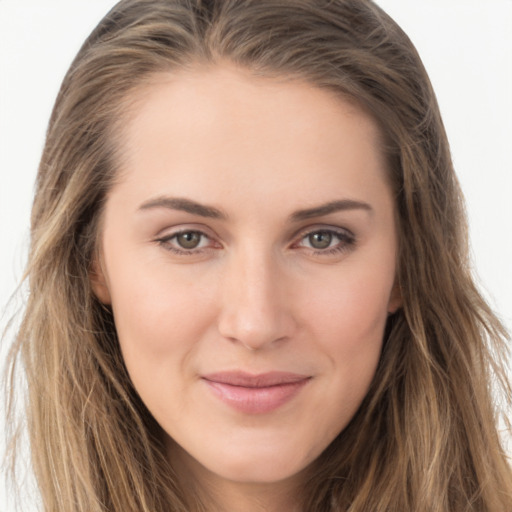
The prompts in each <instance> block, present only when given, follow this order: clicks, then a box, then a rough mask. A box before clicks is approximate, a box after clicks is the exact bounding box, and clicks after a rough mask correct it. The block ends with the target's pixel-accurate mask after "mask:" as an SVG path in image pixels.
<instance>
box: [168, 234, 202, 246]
mask: <svg viewBox="0 0 512 512" xmlns="http://www.w3.org/2000/svg"><path fill="white" fill-rule="evenodd" d="M202 237H203V235H202V234H201V233H199V232H198V231H185V232H184V233H178V234H177V235H174V237H173V238H175V239H176V243H177V244H178V245H179V246H180V247H181V248H183V249H196V248H197V247H198V246H199V244H200V243H201V239H202Z"/></svg>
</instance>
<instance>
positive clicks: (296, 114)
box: [93, 67, 400, 484]
mask: <svg viewBox="0 0 512 512" xmlns="http://www.w3.org/2000/svg"><path fill="white" fill-rule="evenodd" d="M135 105H136V106H135V107H134V111H133V115H132V116H131V117H130V121H129V122H128V123H127V125H126V126H125V131H124V132H123V134H122V140H123V147H124V159H123V162H122V165H121V169H120V175H119V176H120V179H119V181H118V183H117V184H116V185H115V186H114V187H113V189H112V190H111V192H110V194H109V195H108V198H107V203H106V208H105V212H104V219H103V221H104V222H103V231H102V235H101V241H102V247H101V256H100V259H99V261H98V262H97V265H96V267H97V272H96V276H95V277H94V282H93V287H94V289H95V292H96V294H97V296H98V297H99V298H100V300H102V301H103V302H105V303H109V304H111V305H112V310H113V314H114V318H115V323H116V328H117V331H118V334H119V342H120V346H121V350H122V354H123V357H124V360H125V362H126V366H127V369H128V371H129V374H130V377H131V379H132V381H133V384H134V386H135V388H136V390H137V391H138V393H139V395H140V397H141V399H142V400H143V401H144V403H145V404H146V406H147V407H148V409H149V411H150V412H151V413H152V414H153V416H154V417H155V419H156V420H157V421H158V423H159V424H160V425H161V427H162V429H163V430H164V431H165V433H166V435H167V436H168V444H169V453H170V454H171V456H173V457H174V458H175V461H176V460H177V461H178V462H175V463H177V464H178V465H180V464H182V465H183V466H184V467H185V466H186V467H187V468H188V469H189V470H191V471H193V472H196V473H197V474H200V473H201V472H202V474H203V475H209V477H210V478H212V479H215V478H216V479H218V480H219V481H222V480H225V481H231V482H252V483H258V482H259V483H267V484H268V483H272V482H278V481H284V480H290V479H291V480H293V479H298V478H299V475H300V474H301V471H302V470H304V468H306V467H307V466H308V465H309V464H310V463H311V462H312V461H313V460H314V459H316V458H317V457H318V456H319V455H320V453H321V452H322V451H323V450H324V449H325V448H326V447H327V445H328V444H329V443H330V442H331V441H332V440H333V439H334V438H335V437H336V436H337V435H338V434H339V433H340V431H341V430H343V428H344V427H345V426H346V425H347V423H348V422H349V421H350V419H351V418H352V417H353V415H354V414H355V412H356V410H357V408H358V407H359V405H360V403H361V401H362V399H363V398H364V396H365V394H366V393H367V390H368V387H369V385H370V382H371V380H372V377H373V376H374V373H375V370H376V366H377V363H378V359H379V355H380V351H381V346H382V338H383V331H384V327H385V323H386V319H387V316H388V314H389V313H390V312H393V311H395V310H396V308H397V307H398V306H399V300H400V299H399V297H397V296H396V293H395V292H394V278H395V258H396V249H397V241H396V232H395V225H394V210H393V208H394V207H393V200H392V194H391V191H390V188H389V186H388V183H387V180H386V169H385V162H384V158H383V156H382V155H381V152H380V151H379V134H378V130H377V127H376V125H375V123H374V122H373V121H372V120H371V119H370V118H369V117H368V116H367V115H365V114H364V113H363V112H362V111H361V110H359V109H358V108H357V107H355V106H353V105H351V104H350V103H348V102H345V101H344V100H341V99H340V98H339V97H336V96H334V95H333V94H332V93H330V92H328V91H325V90H321V89H319V88H316V87H314V86H311V85H308V84H305V83H299V82H297V81H290V80H288V81H286V80H277V79H271V78H255V77H254V76H251V75H250V74H248V73H245V72H243V71H240V70H235V69H231V68H227V67H225V68H222V67H219V68H216V69H208V70H206V69H205V70H200V69H198V70H196V71H187V72H182V73H179V74H173V75H161V76H159V77H157V78H155V81H154V83H152V84H151V85H150V86H147V87H146V88H145V89H144V90H143V91H140V95H139V96H138V98H137V101H136V102H135Z"/></svg>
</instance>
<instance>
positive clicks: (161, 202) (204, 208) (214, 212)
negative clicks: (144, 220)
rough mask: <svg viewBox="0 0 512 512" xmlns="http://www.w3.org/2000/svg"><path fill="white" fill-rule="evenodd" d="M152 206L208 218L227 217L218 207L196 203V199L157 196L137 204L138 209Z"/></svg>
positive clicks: (223, 218)
mask: <svg viewBox="0 0 512 512" xmlns="http://www.w3.org/2000/svg"><path fill="white" fill-rule="evenodd" d="M153 208H168V209H170V210H178V211H182V212H187V213H191V214H192V215H199V216H200V217H207V218H210V219H222V220H226V219H227V215H226V214H225V213H224V212H222V211H221V210H219V209H218V208H215V207H213V206H208V205H204V204H201V203H197V202H196V201H191V200H190V199H184V198H182V197H168V196H158V197H155V198H153V199H150V200H148V201H145V202H144V203H142V204H141V205H140V206H139V211H144V210H151V209H153Z"/></svg>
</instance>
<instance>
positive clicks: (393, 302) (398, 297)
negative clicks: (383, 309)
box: [388, 280, 402, 315]
mask: <svg viewBox="0 0 512 512" xmlns="http://www.w3.org/2000/svg"><path fill="white" fill-rule="evenodd" d="M401 307H402V290H401V288H400V285H399V283H398V280H395V283H394V284H393V288H392V289H391V294H390V296H389V302H388V313H389V314H390V315H392V314H393V313H396V312H397V311H398V310H399V309H400V308H401Z"/></svg>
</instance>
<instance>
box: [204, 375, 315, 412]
mask: <svg viewBox="0 0 512 512" xmlns="http://www.w3.org/2000/svg"><path fill="white" fill-rule="evenodd" d="M202 379H203V381H204V382H205V383H206V384H207V385H208V387H209V388H210V389H211V390H212V391H213V393H214V394H215V395H216V396H217V397H218V398H220V399H221V400H222V401H223V402H224V403H226V404H227V405H230V406H231V407H233V408H234V409H236V410H238V411H240V412H243V413H246V414H264V413H268V412H272V411H274V410H276V409H278V408H279V407H281V406H282V405H284V404H285V403H287V402H289V401H290V400H291V399H292V398H293V397H295V396H296V395H297V394H298V393H299V391H300V390H301V389H302V388H303V387H304V386H305V385H306V384H307V383H308V382H309V381H310V379H311V377H310V376H306V375H298V374H295V373H288V372H269V373H264V374H259V375H252V374H248V373H245V372H221V373H213V374H208V375H204V376H202Z"/></svg>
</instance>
